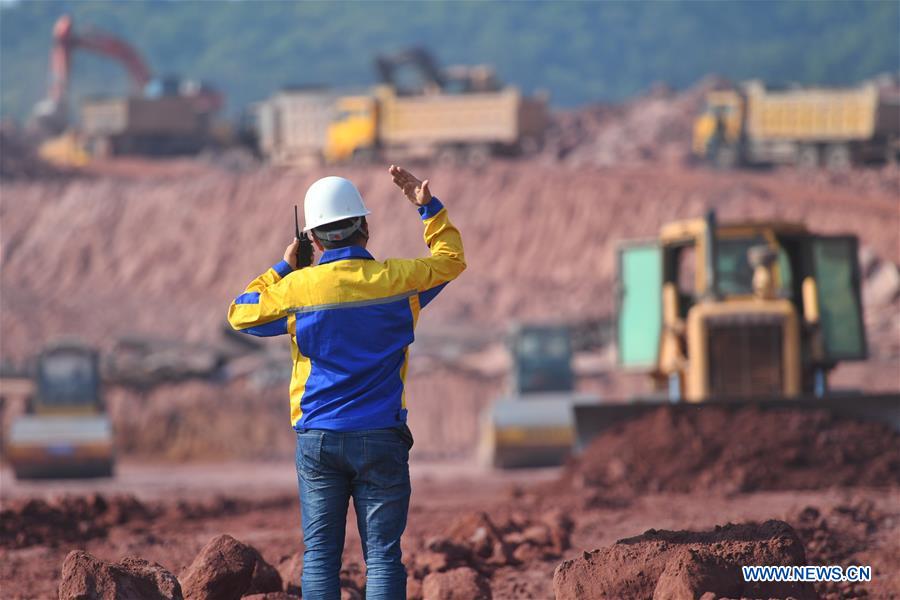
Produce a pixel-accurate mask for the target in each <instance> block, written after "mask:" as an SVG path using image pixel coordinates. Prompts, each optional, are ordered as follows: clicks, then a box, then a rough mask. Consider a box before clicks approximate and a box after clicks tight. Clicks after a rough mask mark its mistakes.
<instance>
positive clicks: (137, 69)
mask: <svg viewBox="0 0 900 600" xmlns="http://www.w3.org/2000/svg"><path fill="white" fill-rule="evenodd" d="M78 50H83V51H88V52H93V53H95V54H99V55H102V56H106V57H108V58H110V59H112V60H114V61H116V62H118V63H120V64H121V65H122V66H123V67H124V68H125V69H126V70H127V72H128V74H129V76H130V79H131V84H132V92H131V94H130V95H129V96H128V97H122V98H91V99H87V100H85V101H84V102H83V104H82V107H81V126H80V128H79V131H78V134H77V138H78V139H77V140H75V138H74V137H73V135H72V133H71V132H69V133H64V132H66V130H67V128H68V127H69V118H68V94H69V80H70V75H71V68H72V59H73V56H74V54H75V52H76V51H78ZM50 72H51V82H50V86H49V89H48V92H47V97H46V98H45V99H44V100H42V101H41V102H39V103H38V104H37V105H36V106H35V110H34V113H33V116H32V121H31V123H32V126H33V128H36V129H37V130H39V131H40V132H42V133H43V135H44V136H45V137H50V136H56V137H54V138H53V139H50V140H48V141H47V143H46V144H45V145H44V146H42V148H41V154H42V155H43V156H44V157H45V158H47V159H48V160H51V161H56V162H69V163H74V164H79V163H82V162H84V154H83V150H82V152H81V153H79V149H87V150H88V152H89V153H90V154H100V155H116V154H150V155H160V154H184V153H194V152H197V151H199V150H200V149H201V148H202V146H203V145H204V144H205V143H206V142H207V141H208V137H209V132H208V129H209V120H210V118H211V116H212V115H213V114H214V113H215V112H216V111H217V110H219V108H221V106H222V96H221V94H219V92H218V91H216V90H215V89H213V88H212V87H210V86H209V85H208V84H205V83H202V82H196V81H190V80H182V79H180V78H178V77H175V76H169V77H164V78H155V77H154V76H153V72H152V71H151V69H150V67H149V66H148V65H147V63H146V62H145V61H144V60H143V58H141V55H140V53H139V52H138V51H137V50H135V49H134V48H133V47H132V46H131V45H130V44H129V43H127V42H126V41H124V40H122V39H120V38H118V37H116V36H114V35H112V34H110V33H106V32H102V31H98V30H90V31H85V32H80V33H76V32H75V31H74V28H73V26H72V19H71V18H70V17H69V16H68V15H63V16H61V17H60V18H59V20H57V22H56V24H55V26H54V28H53V45H52V48H51V53H50ZM61 134H62V135H61Z"/></svg>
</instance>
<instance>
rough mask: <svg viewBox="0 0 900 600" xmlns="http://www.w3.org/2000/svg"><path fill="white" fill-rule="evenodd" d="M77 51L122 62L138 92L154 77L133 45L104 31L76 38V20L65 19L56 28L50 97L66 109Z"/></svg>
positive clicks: (79, 35) (63, 17)
mask: <svg viewBox="0 0 900 600" xmlns="http://www.w3.org/2000/svg"><path fill="white" fill-rule="evenodd" d="M76 49H83V50H88V51H91V52H94V53H96V54H100V55H102V56H106V57H109V58H111V59H113V60H115V61H117V62H119V63H120V64H121V65H122V66H123V67H125V69H126V70H127V71H128V74H129V76H130V77H131V81H132V84H133V86H134V88H135V90H136V91H141V90H143V89H144V86H146V85H147V83H149V82H150V79H151V78H152V77H153V74H152V73H151V71H150V67H148V66H147V63H145V62H144V59H143V58H141V55H140V54H139V53H138V51H137V50H135V49H134V48H133V47H132V46H131V45H130V44H128V43H127V42H125V41H124V40H122V39H119V38H117V37H116V36H114V35H112V34H109V33H106V32H102V31H91V32H88V33H82V34H76V33H75V32H74V31H73V30H72V18H71V17H69V16H68V15H63V16H62V17H60V18H59V20H58V21H57V22H56V25H55V26H54V27H53V49H52V50H51V57H50V70H51V73H52V82H51V85H50V93H49V96H48V97H49V99H50V100H51V101H53V102H55V103H57V104H60V105H62V103H63V102H64V101H65V98H66V93H67V91H68V85H69V74H70V72H71V64H72V53H73V52H74V51H75V50H76Z"/></svg>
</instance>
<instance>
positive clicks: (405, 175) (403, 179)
mask: <svg viewBox="0 0 900 600" xmlns="http://www.w3.org/2000/svg"><path fill="white" fill-rule="evenodd" d="M388 171H389V172H390V174H391V177H392V178H393V179H394V184H395V185H396V186H397V187H398V188H400V189H401V190H403V193H404V194H405V195H406V197H407V199H409V201H410V202H412V203H413V204H415V205H416V206H424V205H426V204H428V203H429V202H431V190H430V189H429V188H428V180H427V179H426V180H425V181H421V180H420V179H418V178H417V177H416V176H415V175H413V174H412V173H410V172H409V171H407V170H406V169H404V168H402V167H398V166H396V165H391V168H390V169H388Z"/></svg>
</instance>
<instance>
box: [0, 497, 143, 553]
mask: <svg viewBox="0 0 900 600" xmlns="http://www.w3.org/2000/svg"><path fill="white" fill-rule="evenodd" d="M157 514H158V510H157V509H155V508H153V507H150V506H147V505H146V504H144V503H142V502H140V501H138V500H137V499H136V498H134V497H133V496H114V497H112V498H105V497H104V496H102V495H100V494H93V495H91V496H86V497H79V496H64V497H61V498H57V499H54V500H50V501H46V500H40V499H31V500H25V501H13V502H11V503H10V506H8V507H7V508H4V509H3V511H0V548H24V547H26V546H33V545H36V544H50V545H54V546H58V545H60V544H63V543H71V542H83V541H85V540H89V539H92V538H97V537H104V536H105V535H106V533H107V531H108V529H109V528H110V527H112V526H114V525H121V524H123V523H127V522H129V521H133V520H148V519H151V518H153V517H154V516H156V515H157Z"/></svg>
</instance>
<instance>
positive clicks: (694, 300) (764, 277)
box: [574, 211, 900, 448]
mask: <svg viewBox="0 0 900 600" xmlns="http://www.w3.org/2000/svg"><path fill="white" fill-rule="evenodd" d="M857 251H858V240H857V238H856V237H855V236H853V235H818V234H815V233H812V232H810V231H808V230H807V229H806V227H805V226H803V225H802V224H798V223H788V222H775V221H772V222H753V221H744V222H738V223H730V224H719V223H718V222H717V219H716V215H715V212H712V211H710V212H709V213H708V214H707V215H706V217H705V218H698V219H692V220H686V221H680V222H674V223H669V224H667V225H665V226H663V227H662V229H661V231H660V233H659V238H658V239H656V240H652V241H649V242H628V243H624V244H623V245H622V246H621V247H620V249H619V252H618V276H619V277H618V278H619V289H618V299H617V305H618V309H617V323H616V329H617V332H616V336H617V339H618V360H619V364H620V366H621V367H623V368H625V369H629V370H633V371H642V372H645V373H647V374H649V376H650V378H651V381H652V384H653V385H652V387H653V390H654V392H653V393H652V394H650V395H648V396H647V397H643V398H635V399H632V400H631V401H630V402H628V403H618V404H605V405H597V404H592V405H585V404H581V405H576V406H575V407H574V423H575V428H576V436H575V437H576V447H577V448H584V447H585V446H586V445H587V444H588V443H589V442H590V441H591V439H592V438H593V437H595V436H596V435H597V434H599V433H600V432H602V431H603V430H605V429H607V428H609V427H611V426H613V425H615V424H617V423H620V422H622V421H624V420H628V419H631V418H634V417H637V416H640V415H641V414H643V413H644V412H647V411H650V410H653V409H655V408H657V407H659V406H660V405H662V404H667V403H671V404H673V405H674V406H675V407H676V410H697V409H699V408H701V407H703V406H707V405H711V404H716V405H731V406H746V405H754V406H758V407H760V408H762V409H766V408H801V409H825V410H828V411H831V412H832V413H836V414H839V415H842V416H848V417H853V418H863V419H876V420H880V421H883V422H885V423H887V424H888V425H890V426H892V427H894V428H895V429H898V430H900V394H897V393H893V394H883V395H865V394H862V393H860V392H858V391H853V390H838V389H831V388H830V387H829V385H828V376H829V373H830V372H831V371H832V370H833V369H834V368H835V367H836V366H837V365H838V364H839V363H840V362H842V361H853V360H865V359H866V358H867V352H868V351H867V343H866V331H865V327H864V322H863V314H862V302H861V299H860V272H859V261H858V257H857Z"/></svg>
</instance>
